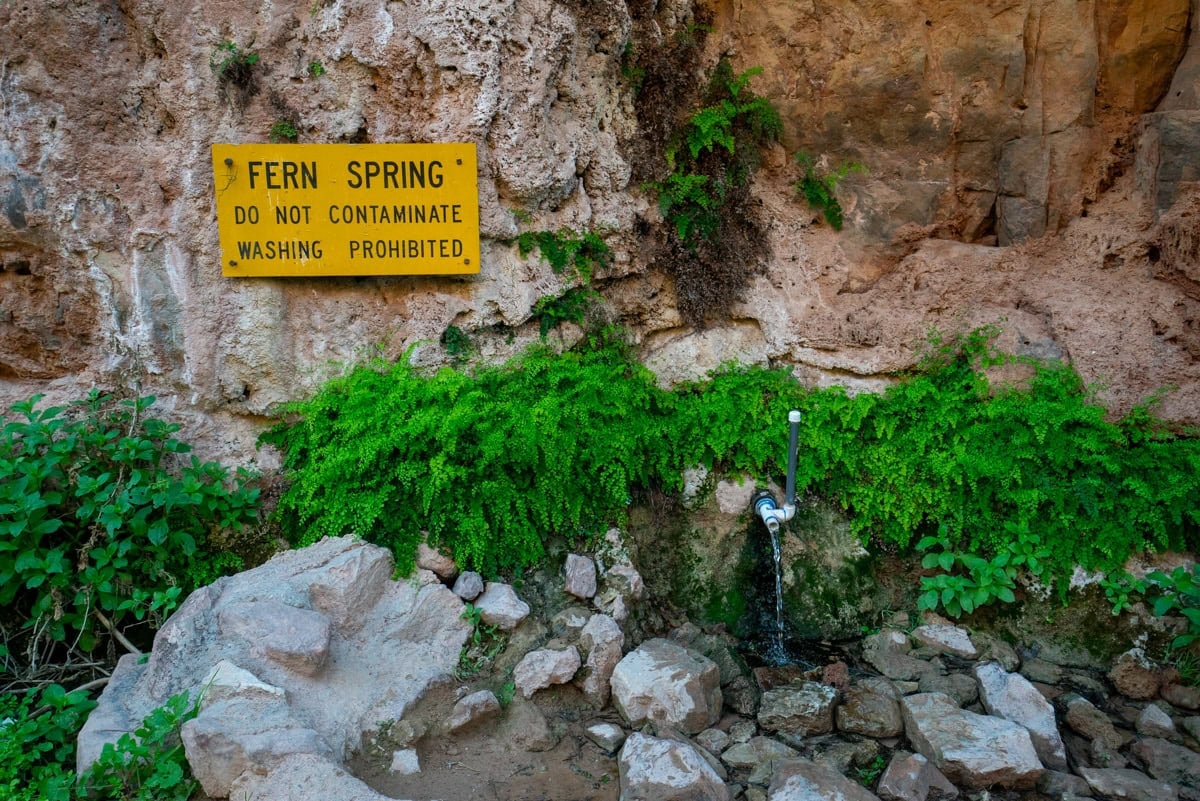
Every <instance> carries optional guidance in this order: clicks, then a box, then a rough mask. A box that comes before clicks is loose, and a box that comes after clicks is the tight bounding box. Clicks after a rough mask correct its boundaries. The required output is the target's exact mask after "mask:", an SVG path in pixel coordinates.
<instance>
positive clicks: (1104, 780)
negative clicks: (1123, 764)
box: [1078, 768, 1179, 801]
mask: <svg viewBox="0 0 1200 801" xmlns="http://www.w3.org/2000/svg"><path fill="white" fill-rule="evenodd" d="M1078 772H1079V775H1080V776H1082V777H1083V778H1084V779H1085V780H1086V781H1087V783H1088V784H1089V785H1091V787H1092V789H1093V790H1095V791H1096V792H1097V793H1099V794H1100V795H1102V796H1106V797H1108V798H1121V799H1129V801H1176V799H1178V798H1179V793H1178V791H1177V790H1176V789H1175V788H1174V787H1172V786H1171V785H1170V784H1169V783H1167V782H1162V781H1157V780H1155V779H1151V778H1150V777H1149V776H1147V775H1146V774H1144V773H1142V772H1141V771H1136V770H1129V769H1126V768H1116V769H1106V768H1079V771H1078Z"/></svg>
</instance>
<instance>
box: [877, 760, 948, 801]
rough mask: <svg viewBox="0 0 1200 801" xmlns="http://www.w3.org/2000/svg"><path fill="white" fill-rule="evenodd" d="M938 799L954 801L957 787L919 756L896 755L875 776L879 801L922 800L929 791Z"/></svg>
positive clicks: (930, 763) (923, 800)
mask: <svg viewBox="0 0 1200 801" xmlns="http://www.w3.org/2000/svg"><path fill="white" fill-rule="evenodd" d="M930 790H935V791H936V792H937V794H938V797H940V798H957V797H958V788H956V787H955V786H954V785H953V784H951V783H950V780H949V779H947V778H946V777H945V776H943V775H942V772H941V771H940V770H938V769H937V768H936V767H934V765H933V763H932V762H930V761H929V760H928V759H926V758H925V757H923V756H921V755H920V754H909V753H906V752H903V751H899V752H897V753H896V754H895V755H894V756H893V757H892V761H891V762H889V763H888V766H887V769H886V770H884V772H883V775H882V776H880V777H879V786H878V787H877V788H876V792H877V793H878V794H879V797H880V798H881V799H883V801H925V799H926V798H927V797H928V796H929V791H930Z"/></svg>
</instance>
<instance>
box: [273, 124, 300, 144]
mask: <svg viewBox="0 0 1200 801" xmlns="http://www.w3.org/2000/svg"><path fill="white" fill-rule="evenodd" d="M268 136H269V137H270V139H271V141H272V142H276V143H278V142H296V141H298V140H299V139H300V130H299V129H298V128H297V127H296V123H295V122H294V121H293V120H275V122H273V123H271V130H270V131H269V132H268Z"/></svg>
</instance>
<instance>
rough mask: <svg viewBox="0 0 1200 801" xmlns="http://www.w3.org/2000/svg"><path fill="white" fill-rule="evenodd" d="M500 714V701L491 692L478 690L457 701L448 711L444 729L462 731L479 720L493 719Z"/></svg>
mask: <svg viewBox="0 0 1200 801" xmlns="http://www.w3.org/2000/svg"><path fill="white" fill-rule="evenodd" d="M499 712H500V700H499V699H498V698H496V694H495V693H493V692H492V691H491V690H480V691H479V692H475V693H471V694H470V695H467V696H464V697H463V698H460V699H458V702H457V703H456V704H455V705H454V708H453V709H452V710H450V717H449V718H448V719H447V720H446V727H447V728H448V729H449V730H450V731H458V730H459V729H464V728H466V727H467V726H470V725H472V724H474V723H478V722H479V721H481V720H487V719H488V718H491V717H495V715H497V714H498V713H499Z"/></svg>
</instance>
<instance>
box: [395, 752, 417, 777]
mask: <svg viewBox="0 0 1200 801" xmlns="http://www.w3.org/2000/svg"><path fill="white" fill-rule="evenodd" d="M391 771H392V773H395V774H398V775H400V776H411V775H412V774H414V773H420V772H421V762H420V760H419V759H418V758H417V752H416V750H415V749H412V748H405V749H404V750H402V751H394V752H393V753H392V767H391Z"/></svg>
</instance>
